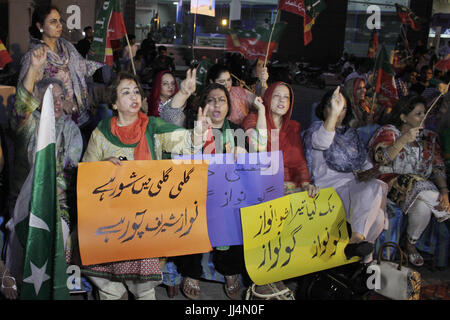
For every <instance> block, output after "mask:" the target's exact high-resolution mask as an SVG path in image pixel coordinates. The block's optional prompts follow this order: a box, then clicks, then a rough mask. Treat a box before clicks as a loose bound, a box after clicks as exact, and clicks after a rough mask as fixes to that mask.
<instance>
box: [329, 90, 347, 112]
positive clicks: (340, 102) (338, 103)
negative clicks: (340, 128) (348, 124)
mask: <svg viewBox="0 0 450 320" xmlns="http://www.w3.org/2000/svg"><path fill="white" fill-rule="evenodd" d="M344 107H345V99H344V96H343V95H342V93H341V87H340V86H338V87H337V88H336V89H335V90H334V92H333V95H332V96H331V112H332V113H333V114H334V115H336V116H337V115H339V114H341V112H342V110H343V109H344Z"/></svg>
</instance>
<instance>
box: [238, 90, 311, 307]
mask: <svg viewBox="0 0 450 320" xmlns="http://www.w3.org/2000/svg"><path fill="white" fill-rule="evenodd" d="M261 102H262V101H261V98H257V99H256V100H255V106H256V107H257V109H258V113H253V112H252V113H250V114H249V115H248V116H247V117H246V118H245V119H244V121H243V123H242V126H243V127H244V129H245V130H246V131H247V130H252V131H251V132H250V147H251V148H250V150H252V149H253V150H256V151H259V152H262V151H276V150H281V151H282V152H283V163H284V181H285V182H284V185H285V187H284V189H285V194H289V193H293V192H298V191H308V194H309V196H310V197H314V196H315V195H316V194H317V192H318V188H316V187H315V186H314V185H312V184H311V183H310V176H309V172H308V168H307V165H306V161H305V156H304V153H303V144H302V140H301V135H300V132H301V129H300V124H299V123H298V122H297V121H295V120H291V115H292V110H293V108H294V92H293V90H292V88H291V87H290V86H289V85H288V84H287V83H284V82H275V83H273V84H272V85H270V86H269V87H268V88H267V90H266V92H265V94H264V98H263V102H264V104H262V103H261ZM253 294H254V296H255V297H256V298H262V299H264V298H275V299H291V298H292V296H291V295H292V294H291V293H290V292H289V291H288V289H287V287H286V286H285V285H284V284H283V282H281V281H279V282H276V283H271V284H267V285H264V286H254V287H253Z"/></svg>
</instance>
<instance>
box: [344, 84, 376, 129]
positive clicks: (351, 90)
mask: <svg viewBox="0 0 450 320" xmlns="http://www.w3.org/2000/svg"><path fill="white" fill-rule="evenodd" d="M344 90H345V94H346V95H347V97H348V99H349V101H348V102H349V103H348V107H350V112H349V113H351V114H352V117H353V119H351V121H350V123H349V125H350V127H352V128H359V127H364V126H366V125H368V124H372V123H377V122H378V121H379V120H380V118H381V117H382V116H383V108H382V106H381V105H379V104H377V102H376V101H372V99H370V98H369V97H367V96H366V92H367V90H366V82H365V80H364V79H362V78H354V79H351V80H348V81H346V82H345V86H344Z"/></svg>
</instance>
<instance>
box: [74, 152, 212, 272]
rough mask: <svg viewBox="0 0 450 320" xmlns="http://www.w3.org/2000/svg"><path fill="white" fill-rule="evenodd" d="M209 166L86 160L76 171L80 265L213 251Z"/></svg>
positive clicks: (200, 164) (204, 164)
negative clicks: (208, 203) (208, 217)
mask: <svg viewBox="0 0 450 320" xmlns="http://www.w3.org/2000/svg"><path fill="white" fill-rule="evenodd" d="M207 176H208V163H207V162H195V164H176V163H174V162H173V161H172V160H147V161H143V160H139V161H122V165H121V166H118V165H114V164H112V163H111V162H109V161H99V162H84V163H80V164H79V167H78V182H77V201H78V238H79V246H80V253H81V260H82V264H83V265H91V264H99V263H106V262H114V261H123V260H134V259H144V258H155V257H170V256H177V255H185V254H193V253H203V252H208V251H211V250H212V248H211V244H210V241H209V237H208V229H207V223H206V187H207Z"/></svg>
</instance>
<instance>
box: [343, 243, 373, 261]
mask: <svg viewBox="0 0 450 320" xmlns="http://www.w3.org/2000/svg"><path fill="white" fill-rule="evenodd" d="M372 251H373V244H372V243H370V242H367V241H361V242H358V243H349V244H347V246H346V247H345V249H344V253H345V256H346V258H347V259H348V260H350V259H351V258H352V257H355V256H356V257H360V258H364V257H365V256H367V255H369V254H370V253H371V252H372Z"/></svg>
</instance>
